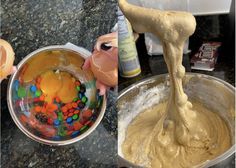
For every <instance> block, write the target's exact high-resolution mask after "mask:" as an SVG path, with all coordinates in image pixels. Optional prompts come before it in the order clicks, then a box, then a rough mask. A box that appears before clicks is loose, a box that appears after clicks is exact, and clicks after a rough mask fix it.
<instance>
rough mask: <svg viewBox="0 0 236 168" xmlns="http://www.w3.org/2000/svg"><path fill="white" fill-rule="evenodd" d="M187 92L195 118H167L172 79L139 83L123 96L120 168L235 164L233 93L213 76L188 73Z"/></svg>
mask: <svg viewBox="0 0 236 168" xmlns="http://www.w3.org/2000/svg"><path fill="white" fill-rule="evenodd" d="M183 89H184V92H185V94H186V95H187V97H188V101H189V102H190V103H191V104H192V107H191V110H193V111H196V114H191V111H187V113H186V114H181V115H180V116H174V117H173V118H171V116H168V117H167V118H166V115H167V111H166V109H168V108H167V107H168V101H169V100H170V98H169V96H170V92H171V87H170V78H169V76H168V74H164V75H158V76H153V77H151V78H148V79H146V80H143V81H140V82H138V83H136V84H133V85H132V86H130V87H128V88H127V89H125V90H123V91H122V92H121V93H120V94H119V97H118V109H119V113H118V154H119V156H120V157H121V165H122V166H131V165H132V166H134V167H136V166H141V167H142V166H143V167H157V168H158V167H165V168H168V167H173V165H175V167H177V168H178V167H210V166H213V165H219V164H220V165H221V166H226V165H227V164H229V163H231V162H232V160H233V159H234V158H233V154H234V151H235V141H234V138H235V129H234V128H235V105H234V101H235V97H234V96H235V88H234V87H233V86H232V85H230V84H228V83H227V82H225V81H222V80H220V79H218V78H215V77H212V76H208V75H203V74H195V73H187V74H186V76H185V77H184V78H183ZM172 110H175V109H172ZM195 117H196V118H195ZM185 128H187V130H185Z"/></svg>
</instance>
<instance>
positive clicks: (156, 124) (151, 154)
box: [119, 0, 231, 168]
mask: <svg viewBox="0 0 236 168" xmlns="http://www.w3.org/2000/svg"><path fill="white" fill-rule="evenodd" d="M119 6H120V8H121V10H122V11H123V13H124V14H125V16H126V17H127V18H128V19H129V21H130V22H131V24H132V26H133V28H134V30H135V31H136V32H138V33H144V32H151V33H153V34H155V35H156V36H158V37H159V39H160V40H161V42H162V45H163V51H164V59H165V62H166V64H167V67H168V71H169V75H170V86H171V90H170V95H169V99H168V102H167V103H165V104H161V105H158V106H157V107H153V108H152V109H151V110H147V111H145V112H143V113H141V114H140V115H138V116H137V117H136V118H135V120H134V121H133V122H132V123H131V124H130V125H129V126H128V130H127V133H126V139H125V141H124V143H123V145H122V151H123V154H124V156H125V158H127V159H128V160H130V161H131V162H134V163H136V164H139V165H143V166H147V167H154V168H169V167H171V168H173V167H175V168H178V167H193V166H196V165H197V164H200V163H202V162H204V161H206V160H210V159H212V158H214V157H216V156H218V155H219V154H221V153H223V152H224V151H225V150H227V149H228V148H229V147H230V144H231V140H230V133H229V130H228V128H227V125H226V123H225V122H224V120H223V119H221V118H220V117H219V116H218V115H217V114H215V113H213V112H211V111H209V110H207V109H206V108H204V107H203V106H202V105H200V104H197V103H193V104H192V103H191V102H190V101H188V97H187V95H186V94H185V93H184V91H183V87H182V78H183V77H184V75H185V68H184V67H183V66H182V55H183V46H184V42H185V40H186V39H187V38H188V37H189V36H190V35H192V34H193V32H194V31H195V27H196V22H195V18H194V17H193V16H192V15H191V14H190V13H187V12H177V11H171V12H168V11H159V10H154V9H147V8H143V7H137V6H134V5H131V4H128V3H127V2H126V0H119ZM157 68H158V67H157Z"/></svg>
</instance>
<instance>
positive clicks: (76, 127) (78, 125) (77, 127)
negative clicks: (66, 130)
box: [73, 122, 83, 130]
mask: <svg viewBox="0 0 236 168" xmlns="http://www.w3.org/2000/svg"><path fill="white" fill-rule="evenodd" d="M73 126H74V130H80V128H82V127H83V124H81V123H80V122H75V123H74V124H73Z"/></svg>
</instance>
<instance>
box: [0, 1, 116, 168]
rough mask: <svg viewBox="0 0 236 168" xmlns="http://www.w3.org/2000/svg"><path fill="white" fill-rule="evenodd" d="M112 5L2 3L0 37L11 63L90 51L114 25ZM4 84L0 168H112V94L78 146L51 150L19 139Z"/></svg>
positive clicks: (113, 100)
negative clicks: (53, 52)
mask: <svg viewBox="0 0 236 168" xmlns="http://www.w3.org/2000/svg"><path fill="white" fill-rule="evenodd" d="M116 6H117V4H116V0H89V1H88V0H87V1H86V0H50V1H45V0H38V1H32V0H18V1H15V0H4V1H1V7H0V9H1V38H3V39H5V40H7V41H9V42H10V43H11V44H12V46H13V48H14V50H15V53H16V59H15V64H17V63H19V62H20V61H21V60H22V58H24V57H25V56H26V55H27V54H29V53H30V52H32V51H34V50H36V49H38V48H41V47H44V46H48V45H56V44H60V45H61V44H65V43H66V42H71V43H74V44H76V45H79V46H82V47H84V48H86V49H88V50H90V51H91V50H92V48H93V46H94V44H95V42H96V38H97V37H98V36H100V35H102V34H106V33H109V31H110V29H111V28H112V27H113V26H114V24H115V23H116V15H115V11H116ZM7 84H8V80H4V81H3V82H2V83H1V167H2V168H10V167H12V168H17V167H20V168H21V167H22V168H25V167H34V168H44V167H52V168H54V167H56V168H64V167H69V168H73V167H76V168H77V167H80V168H86V167H96V168H99V167H101V168H103V167H109V168H110V167H116V165H117V140H116V139H117V115H116V114H117V110H116V106H115V104H116V96H117V94H116V93H115V92H112V91H110V92H109V93H108V105H107V110H106V113H105V116H104V118H103V120H102V122H101V123H100V124H99V126H98V127H97V128H96V130H95V131H94V132H92V133H91V134H90V135H89V136H88V137H86V138H85V139H83V140H82V141H80V142H77V143H74V144H72V145H68V146H61V147H50V146H47V145H42V144H39V143H37V142H34V141H33V140H31V139H30V138H28V137H27V136H26V135H24V134H23V133H22V132H21V131H20V130H19V129H18V128H17V126H16V125H15V123H14V122H13V120H12V119H11V117H10V114H9V111H8V107H7V100H6V90H7Z"/></svg>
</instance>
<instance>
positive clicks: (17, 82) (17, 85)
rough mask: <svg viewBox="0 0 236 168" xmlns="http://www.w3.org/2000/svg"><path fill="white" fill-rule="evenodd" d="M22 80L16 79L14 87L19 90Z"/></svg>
mask: <svg viewBox="0 0 236 168" xmlns="http://www.w3.org/2000/svg"><path fill="white" fill-rule="evenodd" d="M19 85H20V82H19V81H18V80H15V81H14V83H13V87H14V89H15V90H16V91H17V90H18V89H19Z"/></svg>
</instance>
